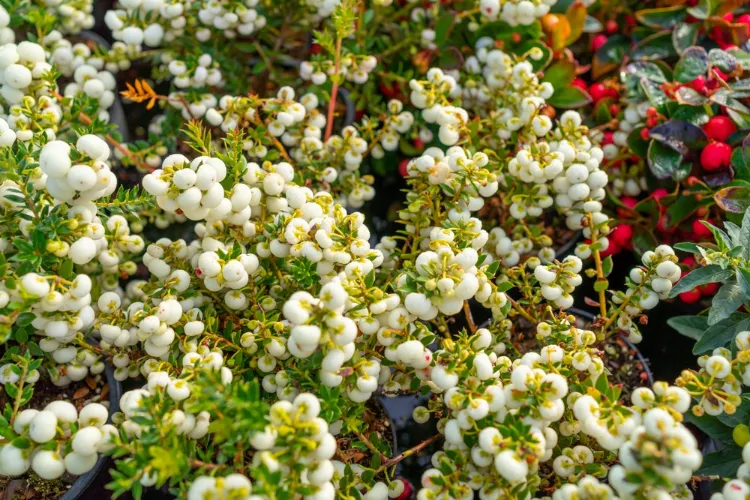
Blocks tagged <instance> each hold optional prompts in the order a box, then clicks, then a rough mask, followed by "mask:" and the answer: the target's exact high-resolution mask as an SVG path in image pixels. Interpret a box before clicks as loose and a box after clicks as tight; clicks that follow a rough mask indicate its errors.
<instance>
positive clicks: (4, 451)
mask: <svg viewBox="0 0 750 500" xmlns="http://www.w3.org/2000/svg"><path fill="white" fill-rule="evenodd" d="M108 417H109V412H108V410H107V408H106V407H104V406H103V405H101V404H99V403H89V404H87V405H86V406H84V407H83V408H82V409H81V412H80V413H79V412H78V410H76V407H75V406H73V405H72V404H71V403H68V402H67V401H53V402H52V403H49V404H48V405H47V406H45V407H44V409H43V410H41V411H40V410H34V409H30V408H29V409H25V410H22V411H20V412H19V413H18V415H17V416H16V419H15V421H14V422H13V426H12V428H13V432H14V433H15V434H16V435H17V436H19V437H25V438H28V439H27V442H29V443H30V445H29V446H28V447H25V448H18V447H16V446H14V445H13V444H12V443H0V474H2V475H5V476H20V475H21V474H24V473H25V472H26V471H27V470H28V469H29V468H31V469H32V470H33V471H34V472H35V473H36V474H37V475H38V476H39V477H41V478H42V479H46V480H52V479H57V478H59V477H60V476H62V475H63V474H64V473H65V472H67V473H68V474H72V475H76V476H78V475H81V474H84V473H86V472H88V471H89V470H91V469H92V468H93V467H94V465H96V462H97V460H98V459H99V456H98V453H102V452H104V451H107V450H108V449H109V448H111V447H112V445H111V440H112V437H113V436H116V435H117V429H116V428H115V427H114V426H113V425H110V424H107V418H108ZM52 441H57V442H58V444H57V446H54V447H50V446H47V444H48V443H50V442H52ZM60 441H63V443H60ZM68 446H70V448H68ZM67 450H69V451H67Z"/></svg>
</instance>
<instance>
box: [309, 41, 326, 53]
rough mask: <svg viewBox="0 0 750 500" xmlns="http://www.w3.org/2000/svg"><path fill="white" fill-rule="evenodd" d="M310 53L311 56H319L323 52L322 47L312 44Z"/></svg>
mask: <svg viewBox="0 0 750 500" xmlns="http://www.w3.org/2000/svg"><path fill="white" fill-rule="evenodd" d="M310 52H312V53H313V54H320V53H321V52H323V47H321V45H320V44H319V43H314V44H312V47H310Z"/></svg>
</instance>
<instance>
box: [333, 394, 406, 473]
mask: <svg viewBox="0 0 750 500" xmlns="http://www.w3.org/2000/svg"><path fill="white" fill-rule="evenodd" d="M363 420H364V422H365V423H366V424H367V428H366V429H365V431H364V432H363V433H362V434H361V436H362V437H364V438H366V439H367V440H368V441H369V442H370V443H372V444H373V445H375V444H376V443H385V444H386V445H387V446H386V447H385V448H384V447H383V446H376V448H378V449H380V450H383V457H382V459H381V461H385V460H387V459H388V458H391V456H393V455H394V454H395V453H396V442H395V441H396V437H395V431H394V429H393V427H392V426H391V421H390V419H389V418H388V414H387V413H386V410H385V408H384V407H383V404H382V403H381V402H380V400H378V399H377V398H370V399H369V400H368V402H367V403H366V409H365V413H364V416H363ZM336 442H337V452H336V459H337V460H341V461H342V462H344V463H347V464H358V465H361V466H362V467H370V466H371V457H372V453H371V452H370V450H368V449H367V447H366V446H362V445H361V444H359V443H361V442H362V441H360V439H359V437H357V436H355V435H352V434H348V435H346V436H342V437H340V438H338V439H337V440H336Z"/></svg>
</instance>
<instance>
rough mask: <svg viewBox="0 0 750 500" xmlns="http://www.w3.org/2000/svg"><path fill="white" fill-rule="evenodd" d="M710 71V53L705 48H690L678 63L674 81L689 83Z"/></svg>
mask: <svg viewBox="0 0 750 500" xmlns="http://www.w3.org/2000/svg"><path fill="white" fill-rule="evenodd" d="M706 71H708V52H706V49H704V48H703V47H690V48H689V49H687V50H686V51H685V52H684V53H683V54H682V57H681V58H680V60H679V61H677V65H676V66H675V68H674V79H675V80H677V81H678V82H681V83H688V82H691V81H693V80H695V79H696V78H698V77H699V76H701V75H703V74H704V73H705V72H706Z"/></svg>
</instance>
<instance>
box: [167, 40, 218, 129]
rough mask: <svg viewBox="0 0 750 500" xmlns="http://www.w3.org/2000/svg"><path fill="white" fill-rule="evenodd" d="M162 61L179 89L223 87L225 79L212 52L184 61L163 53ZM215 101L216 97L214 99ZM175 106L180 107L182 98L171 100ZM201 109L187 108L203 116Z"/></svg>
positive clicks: (192, 113)
mask: <svg viewBox="0 0 750 500" xmlns="http://www.w3.org/2000/svg"><path fill="white" fill-rule="evenodd" d="M161 60H162V63H164V64H165V65H166V66H167V70H168V71H169V74H170V75H171V76H172V77H173V78H172V83H173V84H174V86H175V87H177V88H178V89H189V88H193V89H199V88H203V87H206V86H208V87H222V86H223V83H224V80H223V76H222V73H221V70H220V69H219V68H217V67H213V66H215V63H214V61H213V59H212V58H211V55H210V54H202V55H201V56H200V57H199V58H198V59H197V60H192V61H187V62H186V61H182V60H180V59H175V58H173V57H172V56H171V55H170V54H169V53H166V52H165V53H163V54H162V56H161ZM213 100H214V101H215V98H214V99H213ZM170 102H171V103H172V105H173V106H177V107H179V104H181V100H180V99H172V100H171V101H170ZM201 111H202V110H201V109H199V108H196V107H195V106H190V107H189V109H187V110H186V112H188V113H189V114H190V115H192V116H195V117H201V116H203V113H201Z"/></svg>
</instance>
